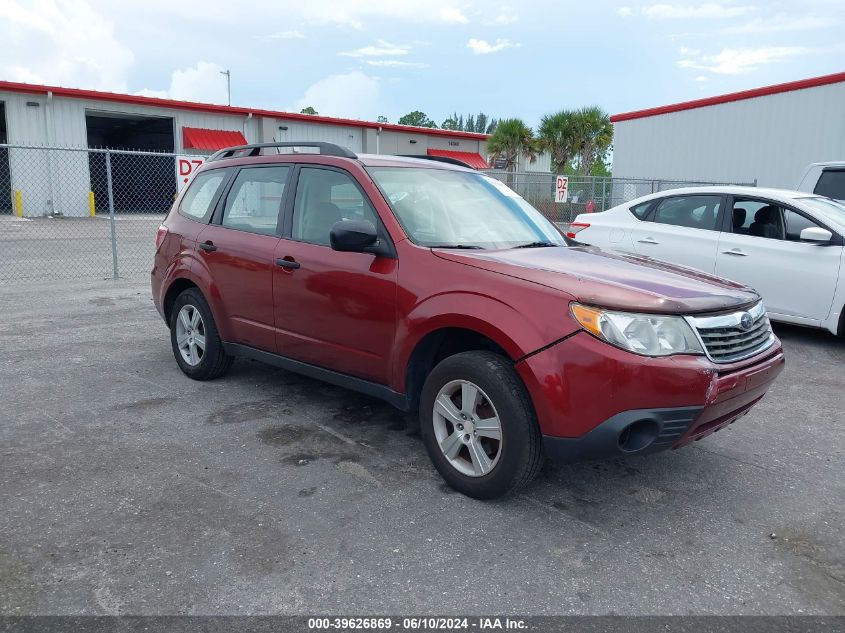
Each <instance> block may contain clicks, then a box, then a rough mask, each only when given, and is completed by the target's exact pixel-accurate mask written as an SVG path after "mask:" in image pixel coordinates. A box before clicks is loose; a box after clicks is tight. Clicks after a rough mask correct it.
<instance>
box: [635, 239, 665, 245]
mask: <svg viewBox="0 0 845 633" xmlns="http://www.w3.org/2000/svg"><path fill="white" fill-rule="evenodd" d="M637 241H638V242H639V243H640V244H660V242H658V241H657V240H656V239H654V238H653V237H645V238H643V239H641V240H637Z"/></svg>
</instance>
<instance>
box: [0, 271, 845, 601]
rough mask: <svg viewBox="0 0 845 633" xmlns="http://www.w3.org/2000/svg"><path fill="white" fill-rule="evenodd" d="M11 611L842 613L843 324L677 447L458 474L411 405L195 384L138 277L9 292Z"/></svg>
mask: <svg viewBox="0 0 845 633" xmlns="http://www.w3.org/2000/svg"><path fill="white" fill-rule="evenodd" d="M0 314H2V315H3V318H2V322H0V346H2V354H0V384H2V389H3V396H2V401H3V405H2V408H0V416H2V417H0V614H28V613H37V614H177V613H185V614H268V613H271V614H276V613H284V614H313V613H341V614H372V613H389V614H421V613H438V614H490V613H511V614H526V615H528V614H536V615H540V614H572V613H579V614H581V613H584V614H687V613H695V614H703V613H707V614H798V613H805V614H845V533H843V529H842V526H843V524H845V517H843V514H845V510H843V509H845V477H843V473H845V455H843V448H845V424H843V410H845V372H843V366H845V364H844V363H843V361H845V344H844V343H843V342H842V341H841V340H837V339H835V338H833V337H832V336H830V335H829V334H826V333H823V332H815V331H811V330H806V329H799V328H791V327H790V328H788V327H777V328H776V329H777V333H778V334H779V335H780V336H781V338H782V339H783V342H784V346H785V348H786V352H787V368H786V370H785V371H784V373H783V374H782V375H781V376H780V378H779V379H778V381H777V382H776V384H775V386H774V388H773V389H772V391H771V392H770V393H769V394H768V395H767V396H766V398H764V400H763V401H762V402H761V403H760V404H758V405H757V407H756V408H755V409H754V410H753V411H752V412H751V413H750V414H749V415H748V416H747V417H745V418H744V419H742V420H740V421H739V422H738V423H737V424H735V425H733V426H732V427H730V428H729V429H726V430H725V431H723V432H720V433H718V434H715V435H713V436H711V437H709V438H707V439H706V440H703V441H701V442H698V443H696V444H694V445H693V446H691V447H688V448H686V449H683V450H680V451H673V452H668V453H662V454H657V455H652V456H647V457H643V458H637V459H628V460H616V461H608V462H586V463H580V464H574V465H567V466H559V465H552V464H549V465H547V466H546V467H545V469H544V470H543V472H542V474H541V475H540V477H539V478H538V479H537V480H536V481H535V482H534V483H533V484H532V485H531V486H529V487H528V488H526V489H524V490H523V491H522V492H520V493H519V494H517V495H515V496H511V497H509V498H506V499H504V500H501V501H497V502H492V503H491V502H486V503H485V502H479V501H475V500H472V499H468V498H465V497H463V496H461V495H458V494H454V493H452V492H451V491H450V490H449V489H448V488H446V487H445V486H444V484H443V483H442V480H441V479H440V478H439V477H438V475H437V473H436V472H435V471H434V469H433V468H432V467H431V466H430V464H429V462H428V458H427V457H426V455H425V453H424V449H423V446H422V443H421V441H420V440H419V438H418V436H417V435H416V434H415V432H414V430H413V425H412V424H409V423H408V419H407V418H406V417H405V416H404V415H402V414H400V413H398V412H397V411H395V410H393V409H392V408H390V407H389V406H388V405H385V404H382V403H381V402H379V401H376V400H373V399H370V398H367V397H364V396H360V395H357V394H354V393H351V392H349V391H345V390H343V389H340V388H337V387H332V386H327V385H325V384H322V383H319V382H315V381H313V380H309V379H306V378H302V377H298V376H296V375H294V374H291V373H287V372H285V371H282V370H278V369H273V368H270V367H267V366H264V365H261V364H259V363H256V362H248V361H237V362H236V363H235V366H234V368H233V370H232V372H231V373H230V375H229V376H227V377H225V378H223V379H221V380H217V381H214V382H208V383H198V382H193V381H191V380H190V379H188V378H186V377H185V376H183V375H182V374H181V372H180V371H179V370H178V368H177V366H176V363H175V362H174V360H173V358H172V355H171V351H170V345H169V339H168V331H167V329H166V328H165V327H164V324H163V323H162V322H161V320H160V318H159V316H158V314H157V313H156V312H155V309H154V308H153V305H152V302H151V300H150V295H149V289H148V285H147V284H146V283H145V282H143V281H141V282H139V281H118V282H111V281H98V282H84V283H80V282H61V283H60V282H56V283H51V284H48V285H44V284H33V285H30V286H22V285H15V286H5V287H0Z"/></svg>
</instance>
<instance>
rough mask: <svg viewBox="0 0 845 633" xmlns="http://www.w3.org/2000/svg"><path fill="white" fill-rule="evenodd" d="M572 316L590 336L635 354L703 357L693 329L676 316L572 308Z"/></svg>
mask: <svg viewBox="0 0 845 633" xmlns="http://www.w3.org/2000/svg"><path fill="white" fill-rule="evenodd" d="M571 310H572V316H574V317H575V320H576V321H578V323H579V324H580V325H581V327H583V328H584V329H585V330H587V331H588V332H589V333H590V334H593V335H595V336H597V337H599V338H600V339H602V340H605V341H607V342H608V343H610V344H611V345H615V346H616V347H620V348H622V349H624V350H627V351H629V352H634V353H635V354H642V355H644V356H669V355H670V354H703V353H704V350H703V349H702V348H701V343H699V342H698V338H697V337H696V336H695V333H694V332H693V331H692V328H691V327H690V326H689V324H688V323H687V322H686V321H685V320H684V318H683V317H679V316H659V315H655V314H630V313H627V312H613V311H611V310H602V309H601V308H593V307H590V306H583V305H581V304H578V303H573V304H572V305H571Z"/></svg>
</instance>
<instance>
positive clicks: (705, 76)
mask: <svg viewBox="0 0 845 633" xmlns="http://www.w3.org/2000/svg"><path fill="white" fill-rule="evenodd" d="M695 80H696V81H698V82H701V83H703V82H705V81H710V77H708V76H707V75H699V76H698V77H696V78H695Z"/></svg>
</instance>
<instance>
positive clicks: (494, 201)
mask: <svg viewBox="0 0 845 633" xmlns="http://www.w3.org/2000/svg"><path fill="white" fill-rule="evenodd" d="M368 171H369V173H370V175H371V176H372V177H373V180H374V181H375V182H376V184H377V185H378V186H379V188H380V189H381V191H382V193H383V194H384V196H385V198H386V199H387V200H388V201H389V203H390V206H391V208H392V209H393V212H394V214H395V215H396V218H397V219H398V220H399V223H400V224H401V225H402V227H403V228H404V229H405V232H406V233H407V234H408V237H409V238H410V240H411V241H412V242H414V243H415V244H419V245H420V246H428V247H443V248H483V249H502V248H517V247H540V246H566V245H567V242H566V240H565V239H564V237H563V236H562V235H561V233H560V231H558V230H557V229H556V228H555V226H554V225H553V224H552V223H551V222H550V221H549V220H547V219H546V218H545V217H543V215H542V214H541V213H540V212H539V211H537V209H535V208H534V207H532V206H531V205H530V204H528V203H527V202H526V201H525V200H524V199H523V198H521V197H520V196H519V195H517V194H516V193H515V192H514V191H513V190H511V189H510V188H508V187H506V186H505V185H504V184H503V183H501V182H499V181H498V180H495V179H493V178H490V177H488V176H485V175H483V174H479V173H473V172H464V171H457V170H447V169H425V168H415V167H373V168H370V169H369V170H368Z"/></svg>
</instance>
